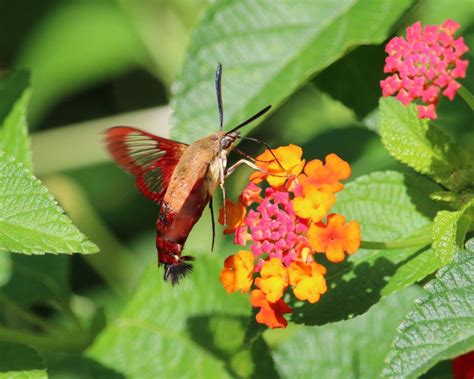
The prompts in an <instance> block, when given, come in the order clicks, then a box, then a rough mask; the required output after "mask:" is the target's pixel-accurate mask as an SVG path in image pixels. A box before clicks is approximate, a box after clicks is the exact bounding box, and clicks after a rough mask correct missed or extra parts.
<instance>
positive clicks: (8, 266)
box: [0, 253, 12, 287]
mask: <svg viewBox="0 0 474 379" xmlns="http://www.w3.org/2000/svg"><path fill="white" fill-rule="evenodd" d="M11 273H12V260H11V257H10V254H8V253H1V254H0V287H1V286H3V285H4V284H5V283H7V282H8V281H9V280H10V277H11Z"/></svg>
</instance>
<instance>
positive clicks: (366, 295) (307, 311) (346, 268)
mask: <svg viewBox="0 0 474 379" xmlns="http://www.w3.org/2000/svg"><path fill="white" fill-rule="evenodd" d="M324 265H325V266H326V267H331V266H332V267H334V266H337V267H336V269H335V270H334V269H333V270H328V274H327V276H326V278H327V285H328V291H327V293H325V294H324V295H323V296H321V299H320V300H319V302H317V303H315V304H310V303H307V302H305V303H303V304H301V303H300V302H296V301H293V302H290V306H291V307H292V308H293V313H292V316H291V320H292V321H293V322H294V323H297V324H305V325H323V324H326V323H330V322H336V321H340V320H346V319H349V318H352V317H355V316H358V315H361V314H363V313H365V312H366V311H367V310H368V309H369V308H370V307H371V306H372V305H374V304H376V303H377V302H378V301H379V300H380V298H381V295H380V290H381V289H382V288H383V287H384V286H385V285H386V283H387V279H388V278H389V277H390V276H392V275H393V274H394V273H395V271H396V268H397V265H396V264H394V263H393V262H391V261H389V260H388V259H386V258H384V257H380V258H377V259H376V260H375V261H374V263H373V264H369V262H362V263H359V264H357V265H354V264H353V263H352V262H344V263H339V264H337V265H333V264H326V263H324ZM332 267H331V268H332Z"/></svg>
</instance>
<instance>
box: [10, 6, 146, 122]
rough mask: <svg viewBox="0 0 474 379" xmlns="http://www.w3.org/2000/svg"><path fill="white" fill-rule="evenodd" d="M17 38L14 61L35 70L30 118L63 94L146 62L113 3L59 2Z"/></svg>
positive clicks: (138, 43) (129, 27) (128, 21)
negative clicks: (27, 31)
mask: <svg viewBox="0 0 474 379" xmlns="http://www.w3.org/2000/svg"><path fill="white" fill-rule="evenodd" d="M85 20H87V27H85ZM22 42H23V43H22V44H21V46H20V50H19V52H18V59H17V62H16V63H17V65H18V66H20V67H30V68H32V69H34V71H33V75H32V83H33V88H34V92H33V96H32V98H31V107H30V119H31V120H33V121H35V120H38V118H40V117H41V116H42V115H43V114H44V113H45V112H46V111H47V110H48V109H49V108H50V107H52V106H53V105H54V104H55V103H56V102H57V101H58V99H61V98H64V96H66V95H67V94H71V93H72V92H74V91H77V90H79V89H84V88H86V87H88V86H91V85H94V84H96V83H99V82H101V81H104V80H107V78H110V77H112V76H113V75H118V74H120V73H123V72H125V71H126V70H128V69H130V68H131V67H134V66H136V64H137V62H144V61H146V56H145V54H146V52H145V50H144V48H143V45H142V43H141V41H140V39H139V37H138V36H137V34H136V31H135V29H134V28H133V26H132V25H131V23H130V20H129V19H128V18H127V17H126V15H125V14H124V13H123V9H121V6H120V5H119V4H117V2H115V1H86V2H65V3H62V2H59V3H57V5H56V6H55V7H53V9H51V10H50V11H49V12H47V13H45V15H44V17H41V19H40V20H39V22H37V23H36V24H35V26H34V28H32V30H31V32H30V34H29V36H28V38H26V39H25V40H24V41H22ZM91 62H93V63H91Z"/></svg>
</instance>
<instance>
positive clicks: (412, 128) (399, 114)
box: [380, 97, 472, 189]
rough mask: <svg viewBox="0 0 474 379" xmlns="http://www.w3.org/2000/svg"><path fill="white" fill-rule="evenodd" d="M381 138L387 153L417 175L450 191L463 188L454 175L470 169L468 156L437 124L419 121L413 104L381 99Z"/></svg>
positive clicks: (424, 120)
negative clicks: (464, 169)
mask: <svg viewBox="0 0 474 379" xmlns="http://www.w3.org/2000/svg"><path fill="white" fill-rule="evenodd" d="M380 135H381V137H382V142H383V143H384V145H385V147H386V148H387V150H388V151H389V153H390V154H391V155H392V156H393V157H394V158H396V159H398V160H400V161H401V162H403V163H405V164H406V165H408V166H410V167H412V168H413V169H415V170H416V171H418V172H420V173H422V174H426V175H428V176H430V177H431V178H432V179H434V180H436V181H437V182H438V183H441V184H443V185H445V186H447V187H448V188H451V189H458V188H462V187H463V186H465V185H466V183H464V178H463V176H462V174H461V172H457V173H456V171H457V170H458V169H462V168H469V167H471V165H472V162H470V155H469V153H468V152H467V151H465V150H464V149H463V148H462V147H461V146H459V145H457V144H456V143H455V141H454V140H453V139H452V138H451V137H450V136H449V135H448V134H447V133H446V132H444V131H443V130H442V129H441V128H440V127H438V126H437V125H436V124H434V123H429V122H428V120H427V119H419V118H418V115H417V111H416V108H415V106H414V105H413V104H410V105H408V106H404V105H403V104H402V103H401V102H399V101H398V100H396V99H394V98H391V97H390V98H382V99H380Z"/></svg>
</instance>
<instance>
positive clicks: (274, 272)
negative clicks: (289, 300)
mask: <svg viewBox="0 0 474 379" xmlns="http://www.w3.org/2000/svg"><path fill="white" fill-rule="evenodd" d="M260 276H261V278H257V279H256V280H255V285H256V286H257V287H259V288H260V289H261V290H262V291H263V293H265V296H266V297H267V300H268V301H270V302H272V303H274V302H276V301H277V300H278V299H280V298H281V297H282V296H283V292H284V291H285V289H286V287H287V286H288V272H287V269H286V267H285V266H284V265H283V264H282V262H281V260H280V259H277V258H271V259H270V260H268V261H266V262H265V263H264V264H263V267H262V269H261V271H260Z"/></svg>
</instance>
